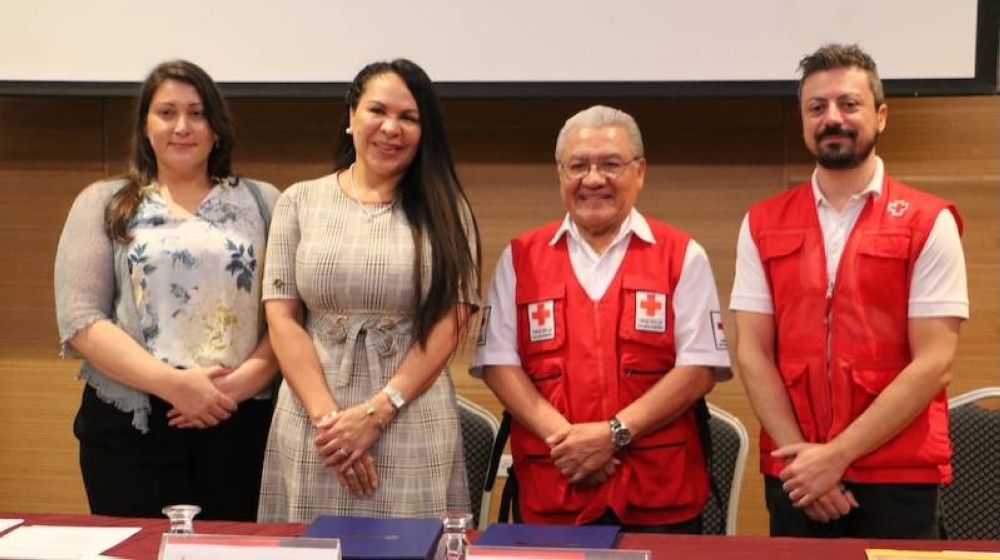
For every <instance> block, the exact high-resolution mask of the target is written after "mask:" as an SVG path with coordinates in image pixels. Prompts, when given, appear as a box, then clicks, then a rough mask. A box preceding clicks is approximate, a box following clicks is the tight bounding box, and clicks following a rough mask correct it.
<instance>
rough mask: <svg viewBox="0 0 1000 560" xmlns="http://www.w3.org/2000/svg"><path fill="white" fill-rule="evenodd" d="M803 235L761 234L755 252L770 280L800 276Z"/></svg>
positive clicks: (794, 232) (786, 233)
mask: <svg viewBox="0 0 1000 560" xmlns="http://www.w3.org/2000/svg"><path fill="white" fill-rule="evenodd" d="M804 241H805V234H804V233H802V232H799V231H788V232H785V231H783V232H772V233H768V234H762V235H761V236H760V238H759V239H758V240H757V252H758V253H759V254H760V262H761V264H762V265H763V266H764V270H765V271H766V273H767V275H768V279H769V281H771V280H770V279H771V278H797V277H799V276H800V275H801V274H802V271H801V266H802V264H801V260H802V259H801V254H802V244H803V242H804Z"/></svg>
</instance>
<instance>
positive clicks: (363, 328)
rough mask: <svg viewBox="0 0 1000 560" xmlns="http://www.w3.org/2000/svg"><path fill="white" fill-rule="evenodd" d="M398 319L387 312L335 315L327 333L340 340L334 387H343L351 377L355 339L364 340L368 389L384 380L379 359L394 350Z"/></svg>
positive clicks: (379, 388) (355, 345)
mask: <svg viewBox="0 0 1000 560" xmlns="http://www.w3.org/2000/svg"><path fill="white" fill-rule="evenodd" d="M398 325H399V320H398V319H394V318H392V317H387V316H379V315H376V316H367V317H366V316H360V317H359V316H347V315H339V316H337V318H336V319H335V320H334V322H333V328H332V329H331V330H330V335H331V336H332V337H333V338H334V340H335V341H337V342H339V343H343V344H344V355H343V358H342V359H341V363H340V371H339V372H337V385H336V386H337V388H343V387H346V386H347V384H348V382H349V381H350V379H351V369H352V365H353V362H354V355H355V352H356V351H357V345H358V342H360V341H362V339H363V340H364V342H363V344H364V351H365V356H366V357H367V358H368V372H369V375H370V376H371V385H372V386H371V389H372V392H373V393H375V392H378V391H380V390H381V389H382V385H383V384H384V381H383V378H382V359H381V358H385V357H387V356H391V355H393V354H395V353H396V350H397V348H396V337H395V336H393V334H394V333H393V331H394V330H395V329H396V328H397V327H398Z"/></svg>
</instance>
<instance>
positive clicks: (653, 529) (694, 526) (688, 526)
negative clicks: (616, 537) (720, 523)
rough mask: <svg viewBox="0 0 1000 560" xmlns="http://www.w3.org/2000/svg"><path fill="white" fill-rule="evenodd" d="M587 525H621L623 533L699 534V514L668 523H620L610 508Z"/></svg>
mask: <svg viewBox="0 0 1000 560" xmlns="http://www.w3.org/2000/svg"><path fill="white" fill-rule="evenodd" d="M587 525H621V527H622V532H625V533H668V534H689V535H700V534H701V516H700V515H699V516H697V517H695V518H693V519H689V520H687V521H681V522H680V523H673V524H670V525H622V522H621V519H618V516H617V515H615V512H614V511H612V510H611V509H606V510H604V515H602V516H601V517H600V518H598V519H595V520H593V521H591V522H590V523H588V524H587Z"/></svg>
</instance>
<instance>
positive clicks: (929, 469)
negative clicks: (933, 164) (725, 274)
mask: <svg viewBox="0 0 1000 560" xmlns="http://www.w3.org/2000/svg"><path fill="white" fill-rule="evenodd" d="M799 68H800V69H801V71H802V79H801V82H800V84H799V104H800V111H801V116H802V127H803V130H802V134H803V138H804V139H805V143H806V147H807V148H808V149H809V151H810V152H812V153H813V155H814V156H815V157H816V163H817V165H816V168H815V171H814V172H813V174H812V180H811V181H809V182H806V183H803V184H801V185H798V186H796V187H794V188H792V189H788V190H786V191H783V192H781V193H780V194H778V195H776V196H774V197H771V198H768V199H766V200H763V201H761V202H759V203H757V204H755V205H754V206H752V207H751V208H750V211H749V213H748V214H747V217H746V218H745V219H744V221H743V225H742V228H741V230H740V235H739V241H738V249H737V261H736V269H737V270H736V281H735V284H734V286H733V293H732V297H731V298H730V307H731V308H732V309H733V310H734V311H735V312H736V326H737V334H738V336H737V338H738V341H737V361H738V364H739V368H740V375H741V378H742V380H743V384H744V386H745V387H746V392H747V395H748V396H749V397H750V402H751V404H752V405H753V409H754V411H755V413H756V414H757V417H758V418H759V419H760V423H761V426H762V428H763V429H762V432H761V438H760V449H761V471H762V472H763V473H764V476H765V498H766V502H767V507H768V511H769V512H770V518H771V521H770V522H771V534H772V535H783V536H810V537H824V536H826V537H839V536H845V537H857V538H937V537H938V536H939V530H940V527H939V525H940V521H939V515H938V493H939V485H940V484H943V483H947V482H949V480H950V479H951V466H950V455H951V445H950V442H949V438H948V402H947V397H946V395H945V387H947V385H948V382H949V381H950V379H951V363H952V359H953V357H954V355H955V348H956V344H957V341H958V331H959V326H960V325H961V323H962V321H963V320H964V319H966V318H967V317H968V313H969V302H968V294H967V289H966V276H965V259H964V256H963V252H962V245H961V242H960V239H959V236H960V234H961V229H962V221H961V219H960V218H959V216H958V212H957V211H956V209H955V206H954V205H953V204H951V203H950V202H947V201H945V200H942V199H940V198H937V197H935V196H932V195H929V194H927V193H924V192H921V191H918V190H916V189H914V188H912V187H909V186H907V185H904V184H903V183H900V182H898V181H896V180H895V179H893V178H892V177H890V176H889V175H888V174H887V173H886V171H885V166H884V164H883V162H882V160H881V159H879V158H878V157H877V156H876V155H875V145H876V142H877V140H878V137H879V135H880V134H881V133H882V132H883V131H884V130H885V125H886V116H887V112H888V109H887V106H886V103H885V100H884V98H883V93H882V85H881V82H880V80H879V76H878V71H877V69H876V67H875V62H874V61H873V60H872V59H871V57H870V56H868V55H867V54H866V53H865V52H864V51H862V50H861V49H860V48H859V47H858V46H856V45H837V44H831V45H826V46H824V47H822V48H820V49H819V50H818V51H816V52H815V53H813V54H811V55H808V56H806V57H805V58H803V59H802V61H801V63H800V64H799Z"/></svg>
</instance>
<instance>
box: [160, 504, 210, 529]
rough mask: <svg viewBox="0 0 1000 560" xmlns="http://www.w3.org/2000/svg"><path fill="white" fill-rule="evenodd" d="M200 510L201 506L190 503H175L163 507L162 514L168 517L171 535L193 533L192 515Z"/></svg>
mask: <svg viewBox="0 0 1000 560" xmlns="http://www.w3.org/2000/svg"><path fill="white" fill-rule="evenodd" d="M199 512H201V507H199V506H195V505H190V504H176V505H172V506H167V507H165V508H163V515H166V516H167V517H168V518H169V519H170V529H169V530H168V531H167V532H168V533H170V534H171V535H193V534H194V516H196V515H198V513H199Z"/></svg>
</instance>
